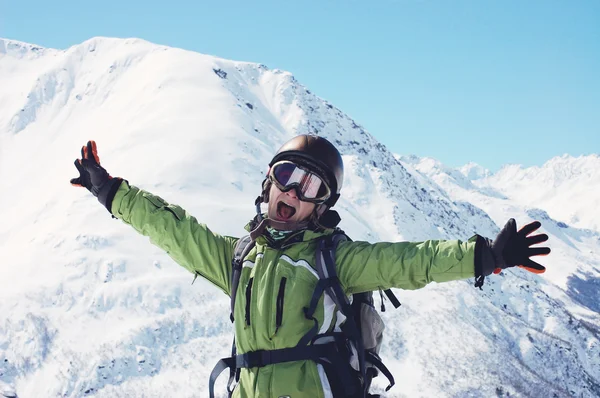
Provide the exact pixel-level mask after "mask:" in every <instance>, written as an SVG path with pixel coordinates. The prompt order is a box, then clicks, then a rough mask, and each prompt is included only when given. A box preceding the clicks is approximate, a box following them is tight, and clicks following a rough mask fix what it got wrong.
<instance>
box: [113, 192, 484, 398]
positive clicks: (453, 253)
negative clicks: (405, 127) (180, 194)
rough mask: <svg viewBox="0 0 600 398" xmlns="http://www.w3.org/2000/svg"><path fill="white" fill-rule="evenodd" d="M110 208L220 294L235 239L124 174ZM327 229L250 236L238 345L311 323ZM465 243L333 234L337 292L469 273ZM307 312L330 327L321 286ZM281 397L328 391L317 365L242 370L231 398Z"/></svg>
mask: <svg viewBox="0 0 600 398" xmlns="http://www.w3.org/2000/svg"><path fill="white" fill-rule="evenodd" d="M111 210H112V213H113V215H114V216H116V217H118V218H119V219H121V220H122V221H124V222H125V223H127V224H129V225H131V226H132V227H133V228H134V229H136V230H137V231H138V232H139V233H141V234H143V235H145V236H148V237H149V238H150V240H151V242H152V243H153V244H155V245H157V246H158V247H160V248H162V249H164V250H165V251H166V252H167V253H168V254H169V255H170V256H171V257H172V258H173V259H174V260H175V261H176V262H177V263H179V264H180V265H181V266H183V267H184V268H186V269H187V270H189V271H190V272H192V273H194V274H197V275H200V276H202V277H204V278H206V279H207V280H209V281H210V282H212V283H213V284H214V285H216V286H217V287H218V288H219V289H221V290H222V291H223V292H224V293H225V294H227V295H230V290H231V286H230V285H231V280H230V279H231V260H232V257H233V251H234V246H235V243H236V242H237V240H238V238H233V237H228V236H221V235H218V234H216V233H214V232H212V231H211V230H210V229H208V227H207V226H206V225H204V224H201V223H199V222H198V221H197V220H196V219H195V218H194V217H192V216H191V215H190V214H188V213H187V212H186V211H185V210H183V209H182V208H181V207H179V206H176V205H171V204H168V203H167V202H165V201H164V200H163V199H161V198H159V197H158V196H155V195H152V194H151V193H148V192H146V191H143V190H140V189H138V188H136V187H133V186H129V185H128V184H127V182H123V183H122V184H121V186H120V187H119V189H118V191H117V193H116V195H115V197H114V199H113V202H112V206H111ZM327 233H331V231H329V232H312V231H303V232H298V233H297V234H301V235H302V236H301V237H299V236H298V235H297V234H296V235H295V236H294V237H290V238H288V240H292V241H294V242H295V243H291V244H288V245H286V244H285V243H284V245H283V246H282V248H280V249H274V248H272V247H269V245H268V242H267V240H266V239H265V238H264V237H259V238H258V239H257V241H256V246H255V247H254V248H253V249H252V251H251V252H250V253H249V255H248V256H247V257H246V258H245V259H244V262H243V269H242V274H241V278H240V283H239V287H238V290H237V292H238V294H237V295H236V298H235V300H236V302H235V314H234V317H235V341H236V346H237V352H238V354H243V353H246V352H250V351H256V350H273V349H279V348H287V347H294V346H296V344H297V343H298V341H299V340H300V339H301V338H302V337H303V336H304V335H305V334H306V333H307V332H308V331H309V330H310V329H311V327H313V321H311V320H308V319H306V317H305V316H304V313H303V308H304V307H307V306H308V305H309V300H310V298H311V296H312V294H313V291H314V289H315V286H316V283H317V281H318V276H317V272H316V271H315V266H314V263H315V258H314V257H315V248H316V241H317V239H318V238H319V237H321V236H323V235H324V234H327ZM474 249H475V242H474V240H473V241H468V242H461V241H433V240H430V241H425V242H396V243H388V242H380V243H368V242H342V243H340V245H339V246H338V249H337V251H336V265H337V272H338V276H339V279H340V282H341V284H342V287H343V289H344V291H345V293H347V294H351V293H359V292H366V291H373V290H376V289H388V288H392V287H394V288H401V289H418V288H421V287H423V286H425V285H426V284H428V283H429V282H432V281H435V282H446V281H451V280H456V279H465V278H469V277H473V276H474ZM284 279H285V281H283V280H284ZM281 295H283V296H282V297H283V308H284V310H283V312H282V318H281V319H280V320H279V322H278V320H277V319H276V314H277V297H278V296H281ZM280 304H281V302H280ZM280 312H281V311H280ZM224 316H226V314H224ZM315 318H316V319H317V320H318V322H319V327H320V332H326V331H331V330H333V329H334V328H335V327H336V322H337V321H338V319H337V318H336V308H335V305H334V304H333V302H332V301H331V299H329V297H328V296H327V295H324V297H322V298H321V301H320V303H319V306H318V309H317V311H316V313H315ZM278 323H279V324H280V325H278ZM337 326H338V327H339V324H338V325H337ZM215 362H216V359H215ZM207 377H208V375H207ZM282 396H289V397H291V398H298V397H328V396H331V393H330V390H329V383H328V381H327V377H326V376H325V372H324V370H323V369H322V367H321V365H317V364H316V363H315V362H313V361H297V362H287V363H279V364H274V365H268V366H265V367H262V368H250V369H242V371H241V375H240V383H239V385H238V387H236V389H235V393H234V397H261V398H262V397H265V398H266V397H275V398H277V397H282Z"/></svg>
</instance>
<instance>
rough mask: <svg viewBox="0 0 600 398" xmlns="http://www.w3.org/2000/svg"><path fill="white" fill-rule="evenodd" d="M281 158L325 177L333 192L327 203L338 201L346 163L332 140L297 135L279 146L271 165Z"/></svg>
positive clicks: (332, 203)
mask: <svg viewBox="0 0 600 398" xmlns="http://www.w3.org/2000/svg"><path fill="white" fill-rule="evenodd" d="M280 160H289V161H291V162H295V163H297V164H299V165H301V166H304V167H306V168H308V169H309V170H311V171H314V172H315V173H316V174H318V175H319V176H321V177H323V178H324V179H325V181H326V182H327V184H328V185H329V187H330V189H331V192H332V195H331V198H330V199H329V200H327V202H326V204H327V205H328V207H331V206H333V205H334V204H335V202H337V200H338V198H339V197H340V191H341V190H342V184H343V181H344V163H343V161H342V156H341V155H340V153H339V151H338V150H337V149H336V147H335V146H333V144H332V143H331V142H329V141H327V140H326V139H325V138H323V137H318V136H316V135H307V134H303V135H299V136H296V137H294V138H292V139H291V140H289V141H288V142H286V143H285V144H283V146H282V147H281V148H279V150H278V151H277V153H276V154H275V156H274V157H273V160H271V162H270V163H269V167H271V166H273V165H274V164H275V163H277V162H279V161H280Z"/></svg>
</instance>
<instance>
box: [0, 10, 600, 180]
mask: <svg viewBox="0 0 600 398" xmlns="http://www.w3.org/2000/svg"><path fill="white" fill-rule="evenodd" d="M0 5H1V6H2V7H1V8H0V10H1V11H0V37H6V38H10V39H15V40H20V41H25V42H32V43H36V44H39V45H42V46H46V47H54V48H67V47H69V46H71V45H74V44H78V43H80V42H82V41H84V40H87V39H89V38H91V37H94V36H111V37H140V38H143V39H146V40H149V41H152V42H156V43H160V44H165V45H170V46H175V47H182V48H185V49H189V50H193V51H198V52H202V53H206V54H213V55H217V56H220V57H224V58H229V59H235V60H243V61H254V62H259V63H263V64H265V65H267V66H268V67H270V68H279V69H284V70H289V71H291V72H292V73H294V75H295V76H296V77H297V79H298V80H299V81H300V82H301V83H303V84H304V85H306V86H307V87H308V88H310V89H311V90H312V91H313V92H314V93H316V94H317V95H319V96H321V97H323V98H325V99H327V100H329V101H330V102H332V103H333V104H335V105H336V106H337V107H339V108H340V109H342V110H343V111H344V112H346V113H347V114H349V115H350V116H351V117H353V118H354V119H355V120H356V121H357V122H358V123H359V124H361V125H363V126H364V127H365V128H366V129H367V130H369V131H370V132H371V133H372V134H373V135H374V136H375V137H376V138H377V139H379V140H380V141H381V142H382V143H383V144H385V145H386V146H387V147H388V148H389V149H391V150H392V151H394V152H396V153H400V154H409V153H412V154H416V155H419V156H431V157H434V158H436V159H438V160H440V161H442V162H443V163H445V164H447V165H449V166H459V165H462V164H464V163H466V162H468V161H475V162H477V163H479V164H481V165H483V166H485V167H488V168H490V169H492V170H497V169H498V168H499V167H500V166H501V165H502V164H506V163H519V164H523V165H525V166H531V165H541V164H542V163H543V162H545V161H546V160H548V159H550V158H551V157H553V156H557V155H561V154H564V153H569V154H572V155H575V156H577V155H581V154H590V153H600V1H597V0H573V1H567V0H564V1H555V0H526V1H517V0H435V1H434V0H396V1H393V0H371V1H357V0H346V1H341V0H340V1H334V0H320V1H314V0H303V1H289V0H288V1H283V0H281V1H262V0H254V1H237V0H230V1H227V2H220V1H215V0H213V1H189V2H188V1H178V0H173V1H168V2H164V1H160V2H159V1H148V0H146V1H138V0H131V1H124V0H121V1H114V0H104V1H102V2H83V1H60V0H58V1H53V2H49V1H28V0H20V1H10V0H4V1H3V2H2V1H0Z"/></svg>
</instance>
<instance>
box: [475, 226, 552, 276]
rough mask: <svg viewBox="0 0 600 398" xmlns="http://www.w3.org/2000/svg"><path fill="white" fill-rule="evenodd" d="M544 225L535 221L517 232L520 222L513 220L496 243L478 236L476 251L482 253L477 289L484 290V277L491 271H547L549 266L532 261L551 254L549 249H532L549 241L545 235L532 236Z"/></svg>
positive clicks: (476, 267)
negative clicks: (509, 269)
mask: <svg viewBox="0 0 600 398" xmlns="http://www.w3.org/2000/svg"><path fill="white" fill-rule="evenodd" d="M541 225H542V224H541V223H540V222H539V221H534V222H532V223H530V224H527V225H525V226H524V227H523V228H521V229H520V230H519V231H517V223H516V222H515V220H514V218H511V219H510V220H508V222H507V223H506V225H504V227H503V228H502V230H501V231H500V233H499V234H498V236H497V237H496V239H494V240H493V241H492V240H491V239H487V238H483V237H481V236H478V238H477V245H481V246H480V248H479V250H477V249H478V248H477V247H476V249H475V250H476V252H478V253H479V255H478V256H476V260H475V261H476V263H475V274H476V281H475V286H476V287H479V288H481V286H483V281H484V278H485V277H486V276H488V275H490V274H491V273H492V272H493V273H495V274H499V273H500V272H501V271H502V270H503V269H506V268H510V267H515V266H517V267H520V268H523V269H525V270H527V271H529V272H533V273H535V274H542V273H544V272H546V267H544V266H543V265H541V264H539V263H537V262H535V261H533V260H532V259H531V258H530V257H533V256H546V255H548V254H549V253H550V248H549V247H531V246H533V245H535V244H538V243H542V242H546V241H547V240H548V235H546V234H538V235H532V236H529V235H531V233H533V232H534V231H536V230H537V229H538V228H540V226H541Z"/></svg>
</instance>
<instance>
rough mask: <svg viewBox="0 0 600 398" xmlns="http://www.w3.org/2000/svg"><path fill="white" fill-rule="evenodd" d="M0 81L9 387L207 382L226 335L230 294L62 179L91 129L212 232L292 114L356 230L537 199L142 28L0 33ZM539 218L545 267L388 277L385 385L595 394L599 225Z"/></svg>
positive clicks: (434, 224)
mask: <svg viewBox="0 0 600 398" xmlns="http://www.w3.org/2000/svg"><path fill="white" fill-rule="evenodd" d="M0 87H2V90H0V109H1V111H0V190H1V192H2V193H3V195H0V220H2V222H1V223H0V392H1V391H2V387H4V388H7V389H13V390H15V391H16V392H17V393H18V394H19V396H21V397H38V396H59V395H60V396H66V397H79V396H98V397H105V396H111V397H113V396H122V397H125V396H144V397H151V396H156V397H164V396H182V397H192V396H194V397H195V396H206V390H207V382H208V375H209V373H210V369H211V368H212V366H213V365H214V363H215V362H216V360H217V359H218V358H220V357H222V356H224V355H227V354H228V350H229V345H230V343H231V341H230V339H231V330H232V328H231V325H230V324H229V320H228V298H227V297H225V296H224V295H223V294H222V293H220V292H219V291H217V289H215V288H214V287H212V286H211V285H210V284H209V283H207V282H205V281H200V280H199V281H197V282H196V283H195V284H194V285H190V283H191V280H192V276H191V275H190V274H188V273H187V271H185V270H183V269H182V268H181V267H179V266H177V265H176V264H175V263H174V262H173V261H172V260H170V259H169V258H168V256H167V255H166V254H164V253H163V252H162V251H160V250H159V249H157V248H156V247H154V246H152V245H151V244H150V243H149V242H148V241H147V239H146V238H143V237H141V236H139V235H137V233H135V231H133V230H131V229H130V228H129V227H127V226H126V225H123V224H122V223H120V222H118V221H115V220H112V219H111V218H110V216H109V214H108V213H107V212H106V209H103V208H102V206H100V205H99V204H98V203H97V202H96V201H95V199H94V198H93V197H92V196H91V195H90V194H89V193H88V192H87V191H85V190H84V189H76V188H72V187H71V186H70V185H69V184H68V180H69V178H71V177H74V176H75V174H76V173H75V168H74V167H73V165H72V162H73V160H74V159H75V158H76V157H77V156H78V154H79V149H80V147H81V145H83V144H84V143H85V142H86V141H87V140H88V139H95V140H96V141H97V142H98V146H99V153H100V157H101V160H102V163H103V164H104V165H105V166H106V167H107V169H108V170H109V171H110V172H111V173H112V174H113V175H118V176H122V177H124V178H127V179H128V180H129V181H130V182H131V183H132V184H134V185H137V186H140V187H142V188H144V189H148V190H150V191H152V192H154V193H157V194H159V195H161V196H162V197H164V198H165V199H166V200H168V201H171V202H173V203H177V204H180V205H182V206H183V207H184V208H186V209H187V210H188V211H189V212H190V213H192V214H194V215H195V216H196V217H197V218H198V219H199V220H201V221H203V222H206V223H207V225H209V226H210V227H211V228H212V229H213V230H214V231H216V232H219V233H222V234H228V235H234V236H240V235H241V234H243V233H244V231H243V226H244V225H245V223H246V222H247V221H248V220H249V219H250V218H251V217H252V216H253V212H254V209H253V202H254V198H255V197H256V196H257V195H258V194H259V191H260V182H261V181H262V179H263V176H264V173H265V171H266V165H267V163H268V161H269V159H270V157H271V156H272V154H273V152H274V151H275V150H276V149H277V148H278V147H279V146H280V145H281V144H282V143H283V142H285V141H286V140H288V139H289V138H290V137H292V136H293V135H294V134H298V133H305V132H311V133H315V134H320V135H323V136H325V137H326V138H328V139H330V140H331V141H333V142H335V143H336V144H337V145H338V147H339V149H340V151H341V152H342V154H343V156H344V161H345V165H346V179H345V185H344V190H343V196H342V200H341V201H340V202H339V204H338V206H336V207H338V211H340V213H341V216H342V219H343V221H342V225H341V226H342V228H344V229H345V230H346V231H347V232H348V233H349V234H350V235H351V236H352V237H353V238H355V239H364V240H369V241H379V240H389V241H396V240H422V239H428V238H453V239H455V238H459V239H467V238H469V237H470V236H472V235H473V234H474V233H475V231H477V232H478V233H480V234H483V235H487V236H492V235H493V234H494V233H495V232H497V230H498V226H501V224H502V223H503V221H504V219H506V218H508V217H509V216H513V215H514V216H517V218H518V220H519V222H525V221H527V219H530V218H534V217H533V216H537V215H538V214H537V213H536V214H533V213H528V211H529V212H531V211H536V210H534V209H524V207H523V204H522V202H520V201H518V200H514V201H513V200H512V199H508V194H507V193H504V192H503V191H502V192H501V191H500V190H499V188H498V187H487V186H483V187H482V186H479V184H478V183H477V182H475V183H473V182H472V181H470V179H468V178H466V177H465V176H464V174H461V173H458V172H452V173H450V174H448V173H442V172H439V173H437V175H438V176H443V175H448V177H447V178H446V177H444V178H445V179H446V182H447V183H443V182H442V181H438V180H437V177H435V176H434V175H428V174H427V173H425V172H422V170H419V167H418V165H419V161H418V159H413V161H412V162H409V161H399V160H398V159H397V158H396V157H395V156H394V155H393V154H392V153H390V152H389V151H388V150H387V149H386V148H385V146H383V145H381V144H380V143H378V142H377V141H376V140H375V139H374V138H373V137H372V136H371V135H370V134H369V133H368V132H366V131H365V130H364V129H363V128H362V127H361V126H360V125H359V124H357V122H355V121H354V120H352V119H351V118H350V117H349V116H347V115H345V114H344V113H343V112H342V111H341V110H339V109H337V108H336V107H335V106H334V105H332V104H330V103H328V102H327V101H325V100H323V99H321V98H319V97H317V96H315V95H314V94H313V93H311V92H310V91H309V90H308V89H307V88H305V87H303V86H302V85H301V84H300V83H299V82H297V81H296V80H295V79H294V77H293V76H292V75H291V74H290V73H288V72H284V71H279V70H271V69H269V68H267V67H266V66H264V65H257V64H251V63H245V62H235V61H229V60H224V59H219V58H216V57H211V56H206V55H202V54H197V53H193V52H188V51H183V50H179V49H173V48H168V47H164V46H157V45H154V44H151V43H148V42H145V41H142V40H137V39H127V40H121V39H107V38H95V39H91V40H89V41H86V42H84V43H82V44H80V45H77V46H74V47H72V48H70V49H67V50H64V51H60V50H52V49H42V48H39V47H37V46H33V45H30V44H26V43H19V42H16V41H11V40H5V39H0ZM401 159H402V158H401ZM439 166H440V170H442V169H445V168H444V167H443V165H439ZM478 175H485V174H481V173H480V174H478ZM496 189H498V190H497V191H496ZM463 192H464V193H465V194H461V193H463ZM469 192H471V194H468V193H469ZM6 193H8V194H6ZM459 194H460V195H459ZM479 199H481V200H479ZM494 201H501V202H502V203H503V205H502V206H501V207H500V208H498V207H496V206H495V205H493V203H495V202H494ZM540 208H541V209H544V208H542V207H540ZM546 210H547V209H546ZM547 211H548V214H552V213H551V212H550V211H549V210H547ZM543 221H544V223H545V224H544V226H545V227H546V225H547V226H548V228H547V230H546V231H547V232H548V233H550V234H551V235H552V239H553V240H555V241H556V242H560V244H558V243H557V245H556V249H555V251H554V252H553V254H552V256H551V257H549V258H548V262H547V263H548V265H549V267H550V266H552V269H558V270H561V271H553V272H554V274H551V272H550V270H549V272H548V275H549V276H550V277H548V278H546V277H542V278H540V277H537V276H533V275H528V274H525V272H523V271H520V270H517V271H509V272H506V273H504V274H503V275H502V276H498V277H496V278H495V279H493V280H492V279H490V284H489V285H487V286H486V288H485V290H484V292H483V293H482V292H480V291H479V290H476V289H474V288H472V287H471V286H470V285H472V282H473V281H472V280H471V281H464V282H454V283H448V284H443V285H432V286H428V287H427V288H425V289H422V290H419V291H413V292H407V291H401V292H399V295H400V298H401V301H402V302H403V307H402V309H401V310H398V311H394V312H391V311H388V312H386V313H385V314H384V316H385V319H386V322H387V334H386V340H385V348H384V352H383V355H384V357H385V359H386V360H387V361H388V362H389V363H390V365H391V368H392V370H394V371H395V375H396V380H397V386H396V387H394V389H393V390H391V392H390V394H389V396H403V397H404V396H406V397H418V396H423V397H428V396H494V395H502V394H507V393H509V394H511V395H515V394H516V395H524V396H552V395H553V394H555V395H556V396H570V395H573V396H594V395H600V384H599V381H598V380H600V359H599V356H600V346H599V344H598V343H599V342H598V330H599V327H600V321H599V317H598V311H600V308H598V306H597V304H594V300H595V299H596V301H595V303H597V302H598V300H597V298H598V297H597V296H596V290H594V286H596V287H597V285H594V284H595V283H597V281H598V277H599V273H600V271H599V269H600V264H598V263H597V260H595V259H594V258H593V256H592V254H591V253H587V252H586V250H591V251H592V252H595V253H597V252H598V245H599V244H600V240H599V238H598V236H597V234H596V233H595V232H594V231H586V230H574V231H571V230H569V231H565V228H562V227H561V226H560V225H559V224H558V223H554V222H553V220H552V219H549V218H548V220H543ZM554 247H555V246H553V249H554ZM574 258H575V263H576V264H575V265H570V266H569V267H566V268H567V270H566V271H565V267H563V265H564V264H563V261H564V262H565V263H567V262H569V263H572V262H573V260H572V259H574ZM567 259H568V261H567ZM569 281H571V284H570V285H569ZM576 289H579V291H582V292H584V294H583V296H585V297H584V299H581V297H580V296H578V295H576V294H574V292H575V290H576ZM578 298H579V299H578ZM432 325H435V326H432ZM223 383H224V380H220V384H221V385H223ZM378 386H379V387H382V386H383V384H382V383H381V384H379V385H378Z"/></svg>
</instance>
